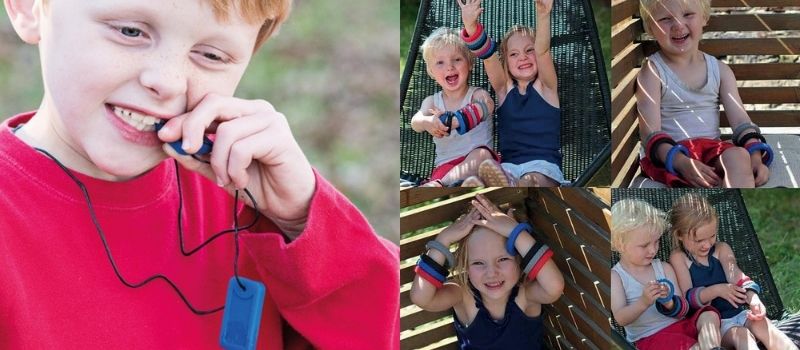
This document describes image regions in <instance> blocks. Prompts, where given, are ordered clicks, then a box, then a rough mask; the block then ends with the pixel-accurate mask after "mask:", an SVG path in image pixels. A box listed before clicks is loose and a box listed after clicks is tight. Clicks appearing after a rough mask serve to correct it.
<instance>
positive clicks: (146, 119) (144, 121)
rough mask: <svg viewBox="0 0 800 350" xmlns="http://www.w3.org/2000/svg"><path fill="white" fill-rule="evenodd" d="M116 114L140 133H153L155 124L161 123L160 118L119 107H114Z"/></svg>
mask: <svg viewBox="0 0 800 350" xmlns="http://www.w3.org/2000/svg"><path fill="white" fill-rule="evenodd" d="M114 114H116V115H117V116H118V117H120V119H122V120H124V121H125V122H126V123H128V124H129V125H130V126H133V127H134V128H136V129H137V130H139V131H153V130H155V127H154V126H153V124H155V123H158V122H160V121H161V119H159V118H156V117H152V116H149V115H145V114H139V113H136V112H134V111H131V110H127V109H125V108H122V107H117V106H114Z"/></svg>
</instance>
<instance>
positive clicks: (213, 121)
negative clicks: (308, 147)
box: [158, 94, 316, 238]
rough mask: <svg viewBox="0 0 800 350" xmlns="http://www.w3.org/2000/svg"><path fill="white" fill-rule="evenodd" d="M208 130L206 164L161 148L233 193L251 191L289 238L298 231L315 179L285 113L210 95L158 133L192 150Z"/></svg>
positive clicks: (260, 102)
mask: <svg viewBox="0 0 800 350" xmlns="http://www.w3.org/2000/svg"><path fill="white" fill-rule="evenodd" d="M207 130H210V131H212V132H215V133H216V139H215V141H214V148H213V150H212V151H211V156H210V159H209V162H210V164H207V163H204V162H201V161H199V160H196V159H194V158H193V157H190V156H181V155H179V154H177V153H176V152H175V151H174V150H173V149H172V148H171V147H170V146H169V145H167V144H164V150H165V152H166V153H167V154H168V155H169V156H170V157H173V158H175V159H176V160H178V162H180V163H181V164H182V165H183V166H184V167H185V168H187V169H189V170H192V171H196V172H199V173H200V174H202V175H203V176H205V177H207V178H208V179H210V180H211V181H213V182H215V183H217V184H218V185H220V186H225V189H226V190H227V191H228V192H229V193H231V194H233V192H234V189H237V188H238V189H244V188H247V189H248V190H250V192H251V193H252V194H253V196H254V197H255V199H256V202H257V204H258V207H257V208H256V209H257V210H258V211H259V212H260V213H261V214H263V215H264V216H266V217H268V218H269V219H270V220H272V221H273V222H275V224H277V225H278V227H279V228H280V229H281V230H282V231H283V232H284V233H285V234H287V235H288V236H289V237H290V238H295V237H296V236H297V235H298V234H299V233H300V232H302V230H303V229H304V228H305V223H306V219H307V217H308V208H309V205H310V200H311V196H312V195H313V194H314V189H315V187H316V179H315V177H314V173H313V171H312V169H311V165H310V164H309V163H308V160H307V159H306V156H305V154H303V151H302V150H301V149H300V146H299V145H298V144H297V141H295V139H294V137H293V136H292V132H291V130H290V129H289V124H288V122H287V121H286V117H285V116H284V115H283V114H281V113H279V112H277V111H275V109H274V108H273V107H272V105H271V104H270V103H269V102H266V101H263V100H243V99H239V98H235V97H228V96H221V95H216V94H209V95H206V96H205V97H203V99H202V100H201V101H200V102H199V103H198V104H197V106H195V108H194V109H193V110H192V111H190V112H187V113H185V114H182V115H180V116H177V117H175V118H172V119H169V120H168V121H167V122H166V124H165V125H164V127H163V128H162V129H161V130H160V131H159V132H158V137H159V138H160V139H161V140H162V141H164V142H172V141H176V140H179V139H183V149H184V150H185V151H186V152H187V153H190V154H191V153H194V152H196V151H197V150H198V149H199V148H200V145H201V143H202V139H203V135H204V134H205V133H206V132H207ZM245 198H246V197H245ZM246 202H249V201H246ZM248 205H252V203H248Z"/></svg>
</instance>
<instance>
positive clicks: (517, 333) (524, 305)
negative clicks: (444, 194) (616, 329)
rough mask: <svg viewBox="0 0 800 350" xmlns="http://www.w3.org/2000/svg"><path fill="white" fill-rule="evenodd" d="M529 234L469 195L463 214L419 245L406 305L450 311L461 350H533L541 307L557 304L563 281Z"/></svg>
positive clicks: (546, 252) (539, 336)
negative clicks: (423, 248) (453, 250)
mask: <svg viewBox="0 0 800 350" xmlns="http://www.w3.org/2000/svg"><path fill="white" fill-rule="evenodd" d="M531 231H532V228H531V227H530V226H529V225H527V224H519V223H517V221H516V220H514V219H513V218H512V217H511V216H510V215H508V214H504V213H502V212H501V211H500V210H499V209H498V208H497V206H496V205H495V204H494V203H492V202H491V201H489V200H488V199H487V198H485V197H484V196H482V195H480V194H479V195H477V196H476V198H475V200H473V201H472V202H471V203H470V209H469V211H468V212H467V214H465V215H462V216H461V217H459V218H458V219H457V220H456V221H455V222H454V223H453V224H451V225H450V226H448V227H447V228H445V229H444V230H442V232H440V233H439V235H438V236H437V237H436V239H435V240H434V241H431V242H428V244H427V245H426V247H427V248H428V251H427V252H426V253H424V254H422V256H420V260H419V263H418V266H417V269H416V272H417V277H416V278H415V280H414V283H413V286H412V288H411V300H412V302H414V304H416V305H417V306H419V307H421V308H422V309H424V310H427V311H431V312H438V311H443V310H447V309H452V310H453V316H454V319H455V322H454V323H455V328H456V334H457V335H458V340H459V343H460V344H461V347H462V349H485V348H504V349H541V348H542V347H543V342H542V340H543V332H544V325H543V324H542V317H541V312H542V304H548V303H552V302H554V301H555V300H557V299H558V298H559V297H560V295H561V293H562V291H563V289H564V278H563V276H562V275H561V272H560V271H559V270H558V268H557V267H556V265H555V263H554V262H553V261H552V260H551V259H550V257H551V256H552V251H551V250H550V249H549V248H548V247H547V245H544V244H543V243H541V242H539V241H537V240H535V239H534V238H533V236H531ZM455 242H457V243H458V249H457V250H456V253H455V255H453V254H452V253H450V250H449V246H450V244H451V243H455ZM451 269H452V271H453V274H454V277H453V278H452V279H451V280H447V277H448V275H449V273H450V270H451ZM498 320H504V321H503V322H497V321H498Z"/></svg>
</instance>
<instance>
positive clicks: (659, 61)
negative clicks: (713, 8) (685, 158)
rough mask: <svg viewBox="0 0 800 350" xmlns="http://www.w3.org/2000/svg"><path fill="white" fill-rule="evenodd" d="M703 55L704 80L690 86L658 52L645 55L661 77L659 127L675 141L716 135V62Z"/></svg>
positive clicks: (717, 133) (717, 73)
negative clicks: (697, 84) (704, 65)
mask: <svg viewBox="0 0 800 350" xmlns="http://www.w3.org/2000/svg"><path fill="white" fill-rule="evenodd" d="M703 58H705V62H706V83H705V84H704V85H703V87H702V88H700V89H693V88H691V87H689V86H687V85H686V84H685V83H684V82H683V81H681V80H680V78H678V76H677V75H676V74H675V72H673V71H672V69H670V68H669V66H668V65H667V64H666V62H664V58H663V57H662V56H661V53H660V52H656V53H654V54H652V55H650V57H649V60H650V61H651V62H653V65H654V66H655V67H656V69H657V70H658V76H659V77H660V78H661V130H662V131H664V132H666V133H667V134H668V135H669V136H671V137H672V138H673V139H674V140H675V141H682V140H685V139H691V138H707V139H715V140H718V139H719V136H720V131H719V63H718V62H717V59H716V58H714V57H713V56H710V55H708V54H706V53H703Z"/></svg>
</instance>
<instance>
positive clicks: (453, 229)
mask: <svg viewBox="0 0 800 350" xmlns="http://www.w3.org/2000/svg"><path fill="white" fill-rule="evenodd" d="M480 217H481V216H480V213H478V211H477V210H476V209H475V208H472V209H470V210H469V212H467V213H466V214H464V215H461V216H459V217H458V219H456V221H455V222H454V223H452V224H450V226H447V227H445V229H444V230H442V232H439V235H438V236H437V237H436V239H437V240H438V241H439V242H441V243H442V244H444V245H445V247H449V246H450V245H451V244H453V243H455V242H458V241H460V240H461V239H462V238H464V237H466V236H467V235H468V234H469V233H470V232H471V231H472V228H473V227H474V226H475V224H474V223H473V221H474V220H477V219H479V218H480Z"/></svg>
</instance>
